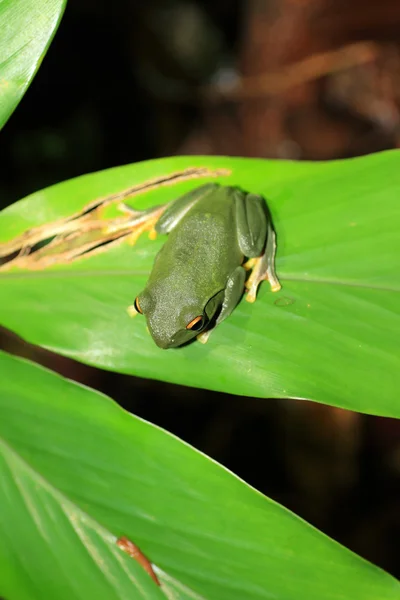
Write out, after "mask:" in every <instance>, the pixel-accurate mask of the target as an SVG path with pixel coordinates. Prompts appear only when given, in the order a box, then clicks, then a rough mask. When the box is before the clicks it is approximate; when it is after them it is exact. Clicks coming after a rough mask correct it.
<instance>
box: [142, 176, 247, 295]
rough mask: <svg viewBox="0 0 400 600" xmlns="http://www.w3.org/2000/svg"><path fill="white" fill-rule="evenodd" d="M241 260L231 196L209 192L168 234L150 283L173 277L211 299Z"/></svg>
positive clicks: (184, 285)
mask: <svg viewBox="0 0 400 600" xmlns="http://www.w3.org/2000/svg"><path fill="white" fill-rule="evenodd" d="M225 189H226V188H225ZM242 260H243V254H242V252H241V250H240V248H239V245H238V240H237V229H236V217H235V211H234V202H233V198H232V196H231V195H230V194H229V195H228V194H210V195H209V196H208V197H206V198H204V199H203V200H202V201H201V202H199V203H197V204H195V205H194V206H193V207H192V208H191V209H190V210H189V211H188V212H187V214H186V215H185V216H184V217H183V218H182V219H181V221H180V222H179V224H178V225H177V227H176V228H175V229H173V230H172V231H171V233H169V235H168V238H167V240H166V242H165V244H164V246H163V247H162V249H161V250H160V252H159V254H158V256H157V258H156V261H155V264H154V267H153V271H152V273H151V276H150V278H149V285H151V284H152V281H154V282H156V281H158V282H160V281H161V280H162V279H164V280H165V278H168V280H169V284H171V280H173V282H174V283H175V284H176V286H177V287H180V289H186V290H187V291H188V292H189V291H190V292H191V293H193V294H194V295H196V296H197V297H199V295H200V296H201V295H202V293H203V292H204V293H205V294H206V296H207V297H208V298H210V297H211V296H212V295H213V294H214V293H217V292H218V291H220V290H221V289H223V288H224V287H225V284H226V281H227V279H228V277H229V275H230V274H231V273H232V271H233V270H234V269H235V268H236V267H237V266H238V265H240V264H241V262H242ZM182 286H183V287H182Z"/></svg>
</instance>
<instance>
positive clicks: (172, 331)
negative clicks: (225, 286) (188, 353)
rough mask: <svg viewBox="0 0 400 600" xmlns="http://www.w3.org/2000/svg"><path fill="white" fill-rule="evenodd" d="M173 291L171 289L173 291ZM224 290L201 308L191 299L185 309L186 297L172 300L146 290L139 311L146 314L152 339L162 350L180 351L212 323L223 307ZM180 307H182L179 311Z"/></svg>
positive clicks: (138, 304) (135, 304)
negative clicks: (179, 348)
mask: <svg viewBox="0 0 400 600" xmlns="http://www.w3.org/2000/svg"><path fill="white" fill-rule="evenodd" d="M170 292H171V290H170ZM163 298H166V300H163ZM223 298H224V291H223V290H221V291H220V292H218V293H217V294H215V295H214V296H213V297H212V298H210V299H209V300H208V301H206V302H205V303H203V304H202V305H201V306H200V307H199V305H198V303H195V302H193V301H192V302H191V301H190V299H188V300H187V301H186V302H185V303H184V306H182V296H181V295H180V296H179V297H177V298H172V297H171V293H170V294H169V296H165V295H163V294H160V295H157V297H156V296H155V295H154V294H153V293H150V292H148V291H147V290H144V291H143V292H142V293H140V294H139V295H138V296H137V297H136V300H135V303H134V306H135V309H136V310H137V312H139V313H141V314H143V315H145V317H146V320H147V325H148V328H149V331H150V333H151V336H152V338H153V340H154V341H155V343H156V344H157V346H159V347H160V348H177V347H178V346H183V345H184V344H187V343H188V342H190V341H191V340H192V339H193V338H195V337H196V335H199V333H202V332H203V331H204V330H205V329H207V327H208V326H209V325H210V324H212V322H213V320H214V319H215V317H216V316H217V314H218V312H219V311H220V309H221V307H222V302H223ZM178 307H179V308H178Z"/></svg>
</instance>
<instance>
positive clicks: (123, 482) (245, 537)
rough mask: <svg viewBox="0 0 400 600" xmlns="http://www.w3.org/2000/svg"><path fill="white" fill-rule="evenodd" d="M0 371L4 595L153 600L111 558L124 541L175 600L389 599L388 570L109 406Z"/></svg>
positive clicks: (74, 389)
mask: <svg viewBox="0 0 400 600" xmlns="http://www.w3.org/2000/svg"><path fill="white" fill-rule="evenodd" d="M0 372H1V373H2V377H1V380H0V416H1V418H0V475H1V476H0V482H1V484H0V485H1V488H2V489H1V495H0V595H4V596H5V597H6V598H7V599H8V600H14V599H16V600H20V599H21V598H29V599H31V598H40V600H46V599H47V598H60V599H62V598H67V597H68V598H97V597H104V598H106V597H107V598H114V597H115V598H145V597H146V598H150V597H151V598H153V597H154V598H157V597H159V596H158V595H157V592H159V591H160V590H159V589H158V588H157V587H156V586H155V585H154V584H153V582H152V581H151V579H150V578H149V576H148V575H147V574H146V573H145V572H144V571H143V573H141V572H140V570H141V567H139V566H138V565H136V563H135V562H134V561H133V560H132V559H130V561H131V563H132V564H131V565H130V566H129V564H128V563H129V560H128V558H126V560H123V558H124V559H125V556H123V555H122V553H121V555H119V554H118V553H117V551H116V549H115V548H114V549H113V547H112V541H113V540H115V537H113V536H120V535H127V536H128V537H129V538H130V539H131V540H132V541H133V542H135V543H136V544H137V545H138V546H139V547H140V548H141V549H142V551H143V552H144V553H145V554H146V555H147V557H148V558H149V560H151V561H152V563H154V564H155V569H157V573H158V575H159V577H160V580H161V581H162V582H163V585H164V586H167V587H168V588H169V589H171V588H172V589H174V590H175V593H176V595H175V596H174V598H176V599H179V598H181V599H183V598H196V597H197V598H198V597H199V596H196V594H198V595H200V597H201V598H203V599H204V598H207V600H228V599H229V600H237V599H238V598H246V600H252V599H254V600H260V599H261V598H266V599H267V598H274V599H275V600H298V599H299V598H307V600H389V599H390V600H391V599H393V600H394V599H398V598H399V595H400V584H399V583H398V582H397V581H395V580H394V579H393V578H391V577H390V576H389V575H387V574H386V573H384V572H383V571H381V570H380V569H378V568H377V567H374V566H373V565H371V564H370V563H368V562H366V561H364V560H363V559H361V558H359V557H357V556H356V555H355V554H353V553H351V552H350V551H349V550H346V549H345V548H343V547H342V546H340V545H339V544H337V543H336V542H334V541H332V540H330V539H329V538H328V537H326V536H325V535H323V534H322V533H320V532H318V531H317V530H316V529H314V528H313V527H311V526H310V525H308V524H307V523H305V522H304V521H303V520H301V519H299V518H298V517H296V516H295V515H294V514H292V513H291V512H289V511H287V510H286V509H284V508H283V507H281V506H279V505H278V504H276V503H275V502H273V501H271V500H269V499H268V498H265V497H264V496H262V495H261V494H260V493H258V492H257V491H256V490H254V489H253V488H251V487H249V486H248V485H246V484H245V483H244V482H243V481H241V480H240V479H238V478H237V477H235V476H234V475H233V474H232V473H230V472H228V471H227V470H226V469H224V468H223V467H221V466H220V465H218V464H216V463H215V462H214V461H212V460H210V459H209V458H207V457H206V456H204V455H203V454H201V453H200V452H197V451H196V450H194V449H193V448H191V447H190V446H188V445H187V444H184V443H183V442H181V441H180V440H178V439H177V438H176V437H174V436H173V435H171V434H168V433H167V432H165V431H162V430H160V429H159V428H157V427H155V426H154V425H151V424H149V423H146V422H144V421H142V420H141V419H138V418H137V417H133V416H132V415H130V414H128V413H126V412H125V411H123V410H122V409H120V408H119V407H118V406H117V405H116V404H115V403H113V402H112V401H111V400H110V399H109V398H107V397H105V396H103V395H101V394H99V393H97V392H94V391H92V390H90V389H88V388H85V387H83V386H80V385H77V384H75V383H72V382H70V381H68V380H65V379H63V378H62V377H60V376H59V375H56V374H55V373H51V372H50V371H47V370H45V369H43V368H42V367H38V366H37V365H34V364H32V363H30V362H28V361H25V360H21V359H17V358H15V357H12V356H10V355H7V354H5V353H0ZM100 566H101V569H100V568H99V567H100ZM122 567H123V568H122ZM134 567H135V568H134ZM123 569H126V571H125V572H124V571H123ZM140 575H142V577H140ZM129 577H131V580H132V594H131V595H130V596H129V595H128V594H127V585H128V582H129ZM134 578H135V580H134ZM146 578H147V579H146ZM106 584H108V585H109V587H110V589H111V590H112V591H113V592H114V593H113V594H112V593H111V592H110V595H109V596H106V595H104V589H105V586H106ZM146 584H147V585H146ZM64 585H65V586H66V587H65V590H64V589H63V586H64ZM96 586H97V588H96ZM139 586H142V588H141V589H142V592H141V593H140V594H139ZM96 589H97V590H100V591H99V596H98V595H96V594H97V592H96V594H95V593H94V592H95V590H96ZM118 589H119V590H120V591H119V593H117V590H118ZM135 590H136V595H134V591H135ZM150 590H152V592H150ZM102 591H103V596H101V592H102ZM153 592H154V595H151V593H153ZM69 594H70V595H69ZM146 594H147V595H146Z"/></svg>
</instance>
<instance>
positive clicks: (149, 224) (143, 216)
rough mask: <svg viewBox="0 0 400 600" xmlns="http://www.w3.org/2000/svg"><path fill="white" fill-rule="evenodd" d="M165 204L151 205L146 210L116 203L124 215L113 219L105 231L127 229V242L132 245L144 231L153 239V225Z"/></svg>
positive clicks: (154, 234) (154, 233)
mask: <svg viewBox="0 0 400 600" xmlns="http://www.w3.org/2000/svg"><path fill="white" fill-rule="evenodd" d="M167 206H168V205H167V204H162V205H159V206H153V207H152V208H149V209H147V210H136V209H134V208H132V207H131V206H128V205H127V204H124V203H123V202H120V203H119V204H118V205H117V208H118V210H119V211H120V212H122V213H123V215H124V217H122V218H118V219H115V220H114V222H113V223H112V224H110V225H108V226H107V227H106V233H114V232H117V231H121V232H122V231H129V235H128V243H129V244H130V245H131V246H134V245H135V243H136V241H137V239H138V238H139V237H140V236H141V235H142V233H144V232H145V231H148V232H149V238H150V239H151V240H155V239H156V237H157V232H156V229H155V226H156V224H157V222H158V220H159V219H160V217H161V215H162V214H163V213H164V211H165V210H166V208H167Z"/></svg>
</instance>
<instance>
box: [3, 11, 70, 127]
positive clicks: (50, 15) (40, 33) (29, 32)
mask: <svg viewBox="0 0 400 600" xmlns="http://www.w3.org/2000/svg"><path fill="white" fill-rule="evenodd" d="M65 3H66V0H1V1H0V129H1V128H2V127H3V125H4V124H5V123H6V121H7V120H8V118H9V116H10V115H11V113H12V112H13V111H14V109H15V108H16V106H17V105H18V103H19V101H20V100H21V98H22V96H23V95H24V94H25V92H26V90H27V88H28V86H29V84H30V82H31V81H32V79H33V77H34V75H35V73H36V71H37V70H38V68H39V66H40V63H41V61H42V59H43V57H44V55H45V53H46V51H47V48H48V47H49V44H50V42H51V40H52V38H53V35H54V33H55V31H56V29H57V27H58V24H59V22H60V19H61V16H62V13H63V11H64V7H65Z"/></svg>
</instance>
